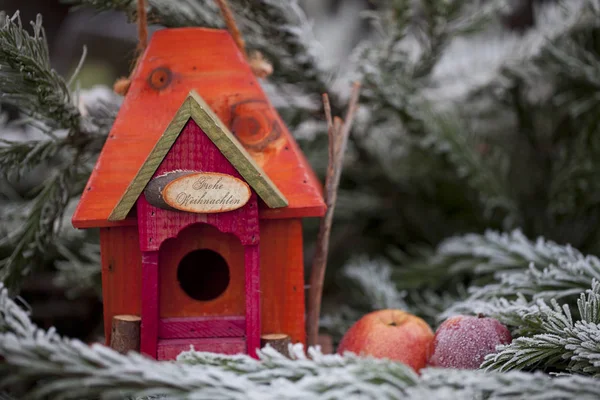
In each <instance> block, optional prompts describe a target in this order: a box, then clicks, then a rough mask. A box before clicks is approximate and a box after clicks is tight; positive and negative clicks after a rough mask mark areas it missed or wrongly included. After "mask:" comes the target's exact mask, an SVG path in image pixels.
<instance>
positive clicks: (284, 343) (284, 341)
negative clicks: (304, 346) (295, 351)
mask: <svg viewBox="0 0 600 400" xmlns="http://www.w3.org/2000/svg"><path fill="white" fill-rule="evenodd" d="M291 343H292V341H291V339H290V337H289V336H288V335H286V334H285V333H268V334H265V335H261V337H260V348H261V349H262V348H263V347H265V346H266V345H270V346H271V347H272V348H274V349H275V350H277V351H278V352H280V353H281V354H283V355H284V356H286V357H289V356H290V350H289V348H288V347H289V345H290V344H291Z"/></svg>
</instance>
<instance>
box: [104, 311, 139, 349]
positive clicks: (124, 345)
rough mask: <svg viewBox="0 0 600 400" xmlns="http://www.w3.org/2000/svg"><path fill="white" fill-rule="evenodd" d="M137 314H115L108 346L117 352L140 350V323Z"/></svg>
mask: <svg viewBox="0 0 600 400" xmlns="http://www.w3.org/2000/svg"><path fill="white" fill-rule="evenodd" d="M141 321H142V319H141V318H140V317H138V316H137V315H115V316H114V317H113V320H112V332H111V335H110V347H111V348H112V349H113V350H116V351H118V352H119V353H122V354H125V353H127V352H129V351H138V352H139V351H140V325H141Z"/></svg>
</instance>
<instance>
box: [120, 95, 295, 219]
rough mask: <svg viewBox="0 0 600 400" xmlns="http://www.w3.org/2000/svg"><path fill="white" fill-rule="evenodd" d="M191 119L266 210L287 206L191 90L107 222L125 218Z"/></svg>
mask: <svg viewBox="0 0 600 400" xmlns="http://www.w3.org/2000/svg"><path fill="white" fill-rule="evenodd" d="M190 118H192V119H193V120H194V122H196V124H198V126H199V127H200V128H201V129H202V131H203V132H204V133H205V134H206V135H207V136H208V137H209V138H210V140H211V141H212V142H213V143H214V144H215V146H217V148H218V149H219V150H220V151H221V153H222V154H223V155H224V156H225V158H227V160H228V161H229V162H230V163H231V164H232V165H233V167H234V168H235V169H236V170H237V171H238V172H239V173H240V175H241V176H242V177H243V178H244V180H245V181H246V182H247V183H248V184H249V185H250V186H251V187H252V189H254V191H255V192H256V194H257V195H258V196H259V197H260V198H261V199H262V200H263V201H264V202H265V204H266V205H267V206H268V207H270V208H281V207H286V206H287V205H288V201H287V199H286V198H285V196H284V195H283V194H282V193H281V192H280V191H279V189H278V188H277V186H275V184H274V183H273V182H272V181H271V179H269V177H268V176H267V175H266V174H265V172H264V171H263V170H262V168H260V167H259V166H258V164H256V162H255V161H254V160H253V159H252V157H251V156H250V154H248V152H247V151H246V149H245V148H244V147H243V146H242V145H241V144H240V143H239V141H238V140H237V139H236V138H235V136H234V135H233V133H231V132H230V131H229V129H227V127H226V126H225V125H224V124H223V122H221V120H220V119H219V117H217V116H216V115H215V114H214V113H213V111H212V110H211V109H210V107H209V106H208V104H206V102H204V100H203V99H202V97H200V95H198V93H196V92H195V91H193V90H192V91H191V92H190V93H189V94H188V97H187V98H186V99H185V101H184V102H183V104H182V106H181V107H180V108H179V110H178V111H177V113H176V114H175V116H174V117H173V119H172V120H171V122H170V123H169V126H167V129H165V131H164V132H163V134H162V135H161V137H160V138H159V139H158V141H157V142H156V144H155V145H154V148H153V149H152V151H151V152H150V154H149V155H148V157H147V158H146V161H144V164H143V165H142V166H141V168H140V169H139V171H138V172H137V174H136V176H135V178H133V180H132V181H131V182H130V183H129V186H128V187H127V189H126V190H125V193H123V196H121V199H120V200H119V202H118V203H117V205H116V206H115V207H114V208H113V210H112V212H111V213H110V216H109V217H108V220H109V221H120V220H123V219H125V218H126V217H127V214H129V211H130V210H131V208H132V207H133V205H134V204H135V202H136V201H137V199H138V198H139V197H140V195H141V194H142V192H143V190H144V188H145V187H146V185H147V184H148V182H149V181H150V179H151V178H152V176H153V175H154V173H155V172H156V170H157V169H158V166H159V165H160V163H161V162H162V161H163V160H164V158H165V157H166V155H167V154H168V152H169V150H170V149H171V146H173V143H175V140H177V138H178V137H179V135H180V134H181V131H182V130H183V128H184V127H185V124H186V123H187V122H188V121H189V119H190Z"/></svg>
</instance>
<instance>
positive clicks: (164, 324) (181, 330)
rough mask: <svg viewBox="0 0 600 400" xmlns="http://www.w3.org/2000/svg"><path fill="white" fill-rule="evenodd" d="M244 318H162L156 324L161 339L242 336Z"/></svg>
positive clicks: (243, 332) (244, 327)
mask: <svg viewBox="0 0 600 400" xmlns="http://www.w3.org/2000/svg"><path fill="white" fill-rule="evenodd" d="M245 331H246V318H244V317H243V316H235V317H219V318H207V317H204V318H202V317H197V318H163V319H161V320H160V321H159V324H158V337H159V338H161V339H184V338H210V337H213V338H218V337H243V336H245Z"/></svg>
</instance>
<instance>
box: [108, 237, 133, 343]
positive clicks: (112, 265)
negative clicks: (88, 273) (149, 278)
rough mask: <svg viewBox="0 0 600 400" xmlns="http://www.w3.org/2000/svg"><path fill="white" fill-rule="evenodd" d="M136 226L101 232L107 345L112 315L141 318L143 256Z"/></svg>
mask: <svg viewBox="0 0 600 400" xmlns="http://www.w3.org/2000/svg"><path fill="white" fill-rule="evenodd" d="M139 243H140V242H139V234H138V228H137V226H123V227H113V228H101V229H100V254H101V263H102V301H103V304H104V336H105V338H106V344H109V343H110V335H111V325H112V318H113V316H114V315H120V314H131V315H141V299H142V254H141V252H140V249H139Z"/></svg>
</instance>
